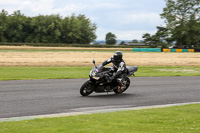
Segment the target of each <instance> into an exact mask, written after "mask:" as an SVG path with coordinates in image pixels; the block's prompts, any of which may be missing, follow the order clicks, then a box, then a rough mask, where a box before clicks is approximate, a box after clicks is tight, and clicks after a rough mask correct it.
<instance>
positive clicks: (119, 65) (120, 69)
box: [102, 51, 127, 89]
mask: <svg viewBox="0 0 200 133" xmlns="http://www.w3.org/2000/svg"><path fill="white" fill-rule="evenodd" d="M122 57H123V54H122V52H121V51H116V52H115V54H114V55H113V56H112V57H111V58H110V59H108V60H106V61H104V62H103V63H102V66H105V65H107V64H109V63H111V62H112V63H113V68H114V73H113V76H112V77H109V79H108V82H111V81H112V80H114V79H116V80H117V83H118V85H117V86H118V89H120V87H121V85H122V81H123V80H124V77H125V75H126V73H127V70H126V63H125V62H124V60H123V59H122Z"/></svg>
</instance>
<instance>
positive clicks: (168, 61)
mask: <svg viewBox="0 0 200 133" xmlns="http://www.w3.org/2000/svg"><path fill="white" fill-rule="evenodd" d="M112 55H113V52H0V66H93V64H92V63H91V62H92V60H93V59H95V60H96V64H100V63H102V62H103V61H105V60H106V59H108V58H110V57H111V56H112ZM124 60H125V62H126V64H127V65H138V66H200V54H199V53H136V52H125V53H124Z"/></svg>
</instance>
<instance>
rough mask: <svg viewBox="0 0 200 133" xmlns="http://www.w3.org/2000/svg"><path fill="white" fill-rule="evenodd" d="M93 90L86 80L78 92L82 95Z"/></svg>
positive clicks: (86, 94)
mask: <svg viewBox="0 0 200 133" xmlns="http://www.w3.org/2000/svg"><path fill="white" fill-rule="evenodd" d="M92 92H93V89H92V88H91V85H90V83H89V81H86V82H85V83H84V84H83V85H82V86H81V88H80V94H81V95H82V96H88V95H90V94H91V93H92Z"/></svg>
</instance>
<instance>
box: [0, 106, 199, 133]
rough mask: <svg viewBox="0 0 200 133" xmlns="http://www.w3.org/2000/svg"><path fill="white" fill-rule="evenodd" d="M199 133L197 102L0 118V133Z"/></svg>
mask: <svg viewBox="0 0 200 133" xmlns="http://www.w3.org/2000/svg"><path fill="white" fill-rule="evenodd" d="M94 132H95V133H199V132H200V104H193V105H185V106H177V107H167V108H157V109H145V110H135V111H122V112H114V113H101V114H92V115H81V116H70V117H62V118H46V119H35V120H24V121H14V122H0V133H94Z"/></svg>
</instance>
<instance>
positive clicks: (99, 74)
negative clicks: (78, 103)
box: [80, 60, 138, 96]
mask: <svg viewBox="0 0 200 133" xmlns="http://www.w3.org/2000/svg"><path fill="white" fill-rule="evenodd" d="M93 64H94V67H93V68H92V70H91V71H90V74H89V79H88V80H87V81H86V82H85V83H84V84H83V85H82V86H81V88H80V94H81V95H82V96H88V95H90V94H91V93H93V92H96V93H102V92H107V93H108V92H115V93H116V94H122V93H123V92H125V91H126V90H127V89H128V87H129V85H130V79H129V77H130V76H134V73H135V72H136V71H137V69H138V67H137V66H127V67H126V69H127V73H126V74H125V76H124V78H123V80H121V81H120V82H121V86H120V89H116V86H117V85H118V83H117V81H116V80H112V81H111V82H109V80H108V79H109V77H111V76H112V75H113V73H114V70H113V67H104V66H102V65H97V66H96V65H95V60H93Z"/></svg>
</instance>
